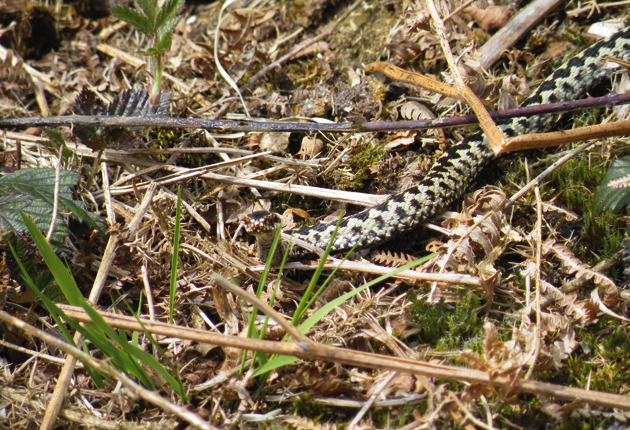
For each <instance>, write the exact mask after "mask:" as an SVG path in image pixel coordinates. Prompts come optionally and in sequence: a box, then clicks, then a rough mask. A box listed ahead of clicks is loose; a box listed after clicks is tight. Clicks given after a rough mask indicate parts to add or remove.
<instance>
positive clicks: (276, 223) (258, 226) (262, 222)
mask: <svg viewBox="0 0 630 430" xmlns="http://www.w3.org/2000/svg"><path fill="white" fill-rule="evenodd" d="M244 223H245V231H247V233H249V234H251V235H252V236H254V237H255V238H256V245H257V246H258V252H257V254H258V258H260V260H261V261H263V262H264V261H267V257H268V256H269V252H270V251H271V245H272V244H273V239H274V237H275V235H276V231H278V229H279V228H282V218H280V215H278V214H276V213H273V212H267V211H258V212H252V213H251V214H249V215H247V216H246V217H245V219H244ZM284 249H285V244H284V241H283V240H282V239H280V242H279V243H278V246H277V248H276V252H275V254H274V256H273V260H272V262H271V263H272V264H280V263H281V261H282V257H283V256H284Z"/></svg>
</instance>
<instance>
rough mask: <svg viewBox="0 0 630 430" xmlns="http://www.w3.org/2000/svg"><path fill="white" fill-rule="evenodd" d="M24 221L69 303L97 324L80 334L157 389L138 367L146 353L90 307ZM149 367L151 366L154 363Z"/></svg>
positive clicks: (47, 302)
mask: <svg viewBox="0 0 630 430" xmlns="http://www.w3.org/2000/svg"><path fill="white" fill-rule="evenodd" d="M23 220H24V224H26V227H27V228H28V231H29V232H30V234H31V237H32V238H33V241H34V242H35V244H36V245H37V249H39V252H40V253H41V255H42V258H43V259H44V261H45V262H46V265H47V266H48V268H49V269H50V271H51V273H52V274H53V276H54V277H55V280H56V281H57V284H58V285H59V287H60V288H61V290H62V291H63V293H64V295H65V296H66V299H67V300H68V302H69V303H70V304H72V305H74V306H80V307H82V308H83V310H85V312H86V313H87V314H88V316H89V317H90V318H91V320H92V322H93V324H87V325H86V326H85V328H84V329H83V330H79V331H80V332H81V334H83V335H84V336H85V337H86V338H87V339H89V340H90V341H91V342H92V343H94V345H95V346H96V347H97V348H99V349H100V350H101V351H102V352H103V354H105V355H106V356H108V357H110V358H111V361H112V363H113V364H114V365H115V366H116V367H118V368H120V369H121V370H123V371H124V372H126V373H127V374H130V375H134V376H135V377H136V378H138V380H139V381H141V382H142V383H143V384H144V385H145V386H146V387H148V388H149V389H153V382H152V381H151V379H150V378H149V376H148V375H147V373H146V372H145V371H144V369H142V367H141V366H140V365H139V364H138V360H139V357H141V360H144V359H145V358H146V356H145V354H146V353H144V351H140V350H139V349H138V348H134V347H133V346H132V345H130V344H129V343H128V342H127V339H126V338H125V336H124V335H122V334H120V333H118V332H116V331H115V330H114V329H113V328H112V327H111V326H110V325H109V324H107V322H105V320H104V319H103V317H102V316H101V315H100V314H99V313H98V312H96V310H94V308H92V306H90V304H89V303H88V302H87V300H85V298H84V297H83V294H82V293H81V291H80V290H79V287H77V284H76V282H75V281H74V278H73V277H72V274H70V272H69V270H68V269H67V268H66V267H65V266H64V265H63V263H62V261H61V260H60V259H59V257H57V255H55V252H54V251H53V249H52V248H51V247H50V245H48V242H46V238H45V237H44V236H43V235H42V234H41V233H40V231H39V230H38V229H37V227H36V226H35V224H34V223H33V222H32V221H31V220H30V219H28V217H27V216H26V215H23ZM42 297H45V296H43V295H41V296H40V298H42ZM43 300H44V303H45V304H46V306H47V307H49V306H50V307H51V308H53V309H54V308H56V306H54V303H52V302H50V301H49V300H48V299H47V298H46V299H43ZM55 312H58V313H59V314H60V315H62V316H63V315H64V314H63V313H62V312H61V310H58V309H57V310H55ZM66 318H67V316H64V320H66V322H68V323H69V324H70V325H71V326H72V327H75V325H74V324H72V323H70V322H69V321H68V320H67V319H66ZM107 336H109V337H110V338H111V339H113V340H114V341H116V343H117V344H118V345H119V346H120V348H121V349H122V351H121V350H120V349H118V348H116V347H115V346H114V345H113V344H112V343H111V342H110V341H109V340H108V339H107ZM139 351H140V352H139ZM143 362H144V361H143ZM148 365H151V363H149V364H148Z"/></svg>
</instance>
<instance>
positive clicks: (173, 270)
mask: <svg viewBox="0 0 630 430" xmlns="http://www.w3.org/2000/svg"><path fill="white" fill-rule="evenodd" d="M181 217H182V196H181V188H178V189H177V206H176V208H175V233H174V237H173V256H172V257H171V282H170V284H171V285H170V294H169V297H168V322H169V324H173V313H174V311H175V292H176V290H177V261H178V259H179V235H180V232H181V223H180V221H181Z"/></svg>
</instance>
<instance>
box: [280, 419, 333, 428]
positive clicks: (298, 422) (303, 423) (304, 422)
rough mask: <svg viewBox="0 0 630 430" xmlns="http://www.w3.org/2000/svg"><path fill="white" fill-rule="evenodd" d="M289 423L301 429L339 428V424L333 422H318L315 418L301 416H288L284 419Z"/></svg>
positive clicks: (292, 426)
mask: <svg viewBox="0 0 630 430" xmlns="http://www.w3.org/2000/svg"><path fill="white" fill-rule="evenodd" d="M282 422H284V423H287V424H288V425H290V426H291V428H295V429H299V430H337V425H336V424H333V423H328V422H323V423H316V422H315V421H313V420H310V419H307V418H301V417H288V418H285V419H283V420H282Z"/></svg>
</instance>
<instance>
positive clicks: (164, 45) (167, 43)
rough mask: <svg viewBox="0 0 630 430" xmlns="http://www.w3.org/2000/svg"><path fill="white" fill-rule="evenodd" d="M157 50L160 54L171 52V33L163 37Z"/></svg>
mask: <svg viewBox="0 0 630 430" xmlns="http://www.w3.org/2000/svg"><path fill="white" fill-rule="evenodd" d="M155 48H156V50H157V51H159V52H160V53H161V52H167V51H169V50H170V49H171V33H167V34H165V35H164V37H161V38H160V40H158V43H157V46H156V47H155Z"/></svg>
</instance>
